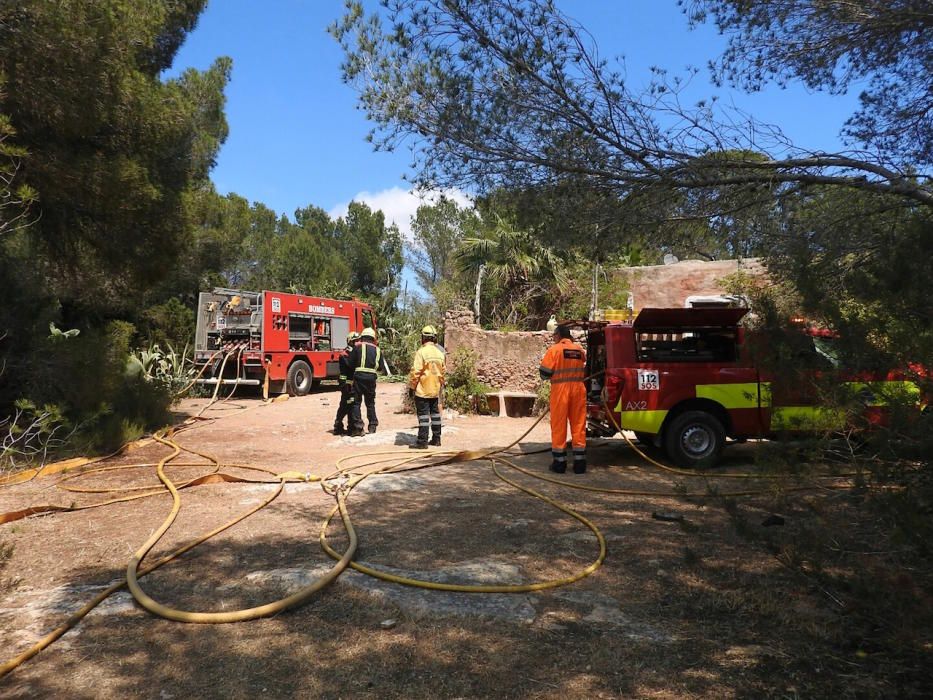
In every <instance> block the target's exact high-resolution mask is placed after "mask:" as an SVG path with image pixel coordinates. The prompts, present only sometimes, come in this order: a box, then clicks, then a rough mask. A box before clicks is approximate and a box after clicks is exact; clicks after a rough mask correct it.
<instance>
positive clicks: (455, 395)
mask: <svg viewBox="0 0 933 700" xmlns="http://www.w3.org/2000/svg"><path fill="white" fill-rule="evenodd" d="M476 360H477V357H476V353H475V352H474V351H473V350H471V349H470V348H466V347H461V348H457V350H456V351H455V352H454V353H453V354H452V355H451V356H450V357H448V358H447V375H446V382H445V388H444V402H445V405H446V406H447V407H448V408H452V409H454V410H455V411H457V412H458V413H487V412H488V411H489V404H488V402H487V400H486V393H487V392H488V391H489V390H490V387H488V386H486V385H485V384H483V383H482V382H480V381H479V379H477V376H476Z"/></svg>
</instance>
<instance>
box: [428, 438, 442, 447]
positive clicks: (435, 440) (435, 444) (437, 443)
mask: <svg viewBox="0 0 933 700" xmlns="http://www.w3.org/2000/svg"><path fill="white" fill-rule="evenodd" d="M428 444H429V445H430V446H431V447H440V446H441V436H440V435H435V436H434V437H432V438H431V442H429V443H428Z"/></svg>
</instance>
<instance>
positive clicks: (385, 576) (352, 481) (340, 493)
mask: <svg viewBox="0 0 933 700" xmlns="http://www.w3.org/2000/svg"><path fill="white" fill-rule="evenodd" d="M232 354H233V353H228V354H227V356H226V357H225V358H224V362H226V360H227V359H228V358H229V357H230V355H232ZM218 389H219V384H218V387H217V388H215V392H214V397H213V398H212V401H211V403H213V401H214V400H216V396H217V393H218ZM208 405H210V404H208ZM205 408H206V407H205ZM204 410H205V409H202V410H201V412H200V413H199V414H198V416H200V415H201V413H203V411H204ZM545 415H547V412H545V413H544V414H543V415H542V416H540V417H539V418H538V419H537V420H536V421H535V423H534V424H533V425H532V426H531V427H530V428H529V429H528V430H526V431H525V432H524V433H523V434H522V435H521V436H520V437H519V438H518V439H516V440H514V441H513V442H512V443H511V444H509V445H508V446H506V447H494V448H486V449H482V450H466V451H459V452H431V453H430V454H429V455H417V456H410V453H409V452H406V453H402V452H399V451H394V452H376V453H362V454H357V455H352V456H349V457H344V458H342V459H341V460H339V461H338V463H337V467H338V468H337V471H336V472H335V473H334V474H332V475H330V476H328V477H326V478H325V479H323V480H321V485H322V487H323V488H324V490H325V491H326V492H328V493H330V494H331V495H333V496H334V497H335V499H336V501H337V504H336V506H334V508H333V509H332V510H331V511H330V513H329V514H328V515H327V517H326V518H325V520H324V522H323V524H322V526H321V531H320V543H321V546H322V548H323V549H324V551H325V552H327V554H328V555H329V556H331V557H332V558H334V559H336V560H337V562H336V564H335V565H334V566H333V567H332V568H331V569H330V570H328V572H327V573H326V574H324V575H323V576H322V577H320V578H319V579H317V580H316V581H315V582H313V583H312V584H310V585H309V586H306V587H304V588H302V589H300V590H298V591H296V592H294V593H292V594H290V595H289V596H287V597H285V598H282V599H280V600H277V601H273V602H271V603H266V604H264V605H260V606H256V607H253V608H248V609H243V610H235V611H228V612H193V611H185V610H178V609H175V608H171V607H169V606H166V605H164V604H162V603H159V602H158V601H156V600H154V599H153V598H151V597H150V596H149V595H148V594H147V593H146V592H145V591H143V589H142V588H141V587H140V585H139V579H140V578H142V577H143V576H145V575H146V574H148V573H150V572H152V571H154V570H156V569H157V568H159V567H161V566H163V565H165V564H167V563H168V562H170V561H172V560H173V559H175V558H177V557H179V556H181V555H182V554H184V553H186V552H188V551H190V550H191V549H193V548H194V547H196V546H198V545H199V544H201V543H202V542H204V541H206V540H207V539H209V538H211V537H213V536H215V535H217V534H219V533H220V532H223V531H224V530H226V529H229V528H230V527H232V526H233V525H235V524H236V523H238V522H241V521H242V520H244V519H245V518H247V517H249V516H250V515H252V514H253V513H256V512H257V511H259V510H261V509H262V508H264V507H265V506H267V505H268V504H269V503H271V502H272V501H273V500H275V499H276V498H277V497H278V496H279V495H280V494H281V492H282V490H283V488H284V485H285V484H286V483H287V482H289V481H293V480H301V481H308V480H311V479H310V475H304V474H301V473H298V472H284V473H280V474H275V473H273V472H271V471H270V470H267V469H263V468H261V467H250V466H247V465H226V466H229V467H236V468H245V469H252V470H256V471H260V472H265V473H267V474H270V475H273V476H274V477H275V479H276V482H277V484H278V488H277V489H276V491H275V492H274V493H273V494H272V495H270V496H269V498H267V499H266V500H265V501H263V502H262V503H260V504H259V505H257V506H255V507H253V508H250V509H249V510H247V511H246V512H244V513H243V514H241V515H239V516H237V517H236V518H234V519H233V520H231V521H229V522H227V523H225V524H223V525H221V526H219V527H218V528H215V529H214V530H211V531H210V532H208V533H205V534H203V535H201V536H199V537H198V538H196V539H195V540H193V541H191V542H189V543H188V544H186V545H184V546H183V547H181V548H179V549H177V550H175V551H173V552H172V553H170V554H168V555H166V556H164V557H162V558H161V559H159V560H157V561H156V562H154V563H152V564H149V565H145V566H144V565H143V561H144V559H145V557H146V555H147V554H148V552H149V551H150V550H151V549H152V547H154V546H155V544H156V543H157V542H158V541H159V539H160V538H161V537H162V536H163V535H164V534H165V532H167V531H168V529H169V528H170V527H171V525H172V523H173V522H174V520H175V518H176V516H177V514H178V512H179V510H180V508H181V498H180V495H179V489H181V488H185V487H187V486H192V485H198V484H200V483H211V480H215V481H222V480H223V481H248V482H253V483H256V482H259V483H269V481H268V480H264V481H263V480H252V479H244V478H241V477H234V476H232V475H229V474H224V473H223V472H220V471H219V469H220V466H221V465H220V463H219V462H218V461H217V460H216V459H214V458H213V457H210V456H209V455H206V454H202V453H199V452H197V451H195V450H192V449H190V448H183V447H181V446H180V445H178V443H177V442H175V441H174V440H172V439H171V438H170V437H168V436H161V435H156V436H155V440H156V441H157V442H159V443H160V444H163V445H165V446H167V447H169V448H170V449H171V453H170V454H169V455H168V456H166V457H164V458H163V459H161V460H160V461H159V462H157V463H155V466H156V473H157V475H158V476H159V480H160V482H161V483H162V485H163V486H164V487H165V489H167V490H168V492H169V493H170V495H171V496H172V508H171V511H170V513H169V515H168V516H167V517H166V519H165V521H164V522H163V523H162V525H161V526H160V527H159V528H157V529H156V531H155V532H154V533H153V534H152V535H151V536H150V537H149V539H147V541H146V542H145V543H144V544H143V545H142V546H141V547H140V548H139V549H138V550H137V551H136V552H135V553H134V555H133V557H132V558H131V560H130V562H129V563H128V565H127V569H126V578H125V580H124V581H121V582H119V583H115V584H113V585H111V586H110V587H108V588H107V589H105V590H104V591H101V593H99V594H98V595H97V596H95V597H94V599H92V600H91V601H89V602H88V603H87V604H85V606H83V607H82V608H81V609H80V610H78V611H77V612H76V613H74V614H73V615H72V616H71V617H69V618H68V619H67V620H65V621H64V622H63V623H62V624H61V625H59V626H58V627H56V628H55V629H54V630H53V631H52V632H50V633H49V634H48V635H46V636H45V637H44V638H43V639H41V640H40V641H39V642H38V643H37V644H35V645H34V646H33V647H31V648H30V649H27V650H26V651H25V652H23V653H21V654H19V655H18V656H16V657H14V658H13V659H11V660H10V661H8V662H7V663H5V664H3V665H2V666H0V678H2V677H3V676H5V675H6V674H7V673H9V672H10V671H12V670H13V669H15V668H16V667H17V666H19V665H20V664H21V663H23V662H24V661H26V660H27V659H29V658H31V657H32V656H34V655H35V654H37V653H38V652H39V651H41V650H42V649H44V648H46V647H47V646H48V645H49V644H51V643H52V642H54V641H55V640H56V639H58V638H59V637H60V636H61V635H62V634H64V633H65V632H66V631H67V630H68V629H71V627H73V626H74V625H76V624H78V622H79V621H80V620H81V619H82V618H83V617H84V616H85V615H86V614H87V613H88V612H90V611H91V610H92V609H93V608H94V607H96V606H97V605H98V604H99V603H100V602H101V601H103V600H105V599H106V598H107V597H108V596H109V595H111V594H112V593H114V592H115V591H118V590H120V589H121V588H123V587H124V586H127V587H128V588H129V590H130V592H131V593H132V595H133V596H134V598H135V599H136V600H137V601H138V602H139V603H140V605H142V606H143V607H144V608H146V609H147V610H149V611H150V612H152V613H154V614H156V615H160V616H162V617H166V618H168V619H172V620H176V621H180V622H197V623H225V622H236V621H242V620H249V619H255V618H258V617H262V616H266V615H272V614H275V613H277V612H280V611H282V610H286V609H288V608H291V607H294V606H297V605H299V604H301V603H302V602H304V601H306V600H307V599H308V598H310V597H311V596H312V595H314V594H315V593H316V592H318V591H319V590H321V589H322V588H324V587H325V586H327V585H328V584H329V583H331V582H332V581H333V580H334V579H336V578H337V576H339V575H340V573H341V572H342V571H343V570H344V569H346V568H347V567H348V566H351V567H353V568H354V569H356V570H357V571H360V572H361V573H365V574H367V575H370V576H374V577H376V578H379V579H382V580H385V581H390V582H394V583H399V584H404V585H409V586H416V587H420V588H426V589H433V590H444V591H458V592H470V593H520V592H530V591H537V590H544V589H548V588H555V587H558V586H564V585H568V584H570V583H573V582H575V581H578V580H580V579H582V578H584V577H585V576H588V575H590V574H591V573H593V572H594V571H596V569H598V568H599V566H600V565H601V564H602V562H603V561H604V559H605V557H606V542H605V538H604V537H603V535H602V533H601V532H600V531H599V529H598V528H597V527H596V526H595V525H594V524H593V523H592V522H590V521H589V520H588V519H586V518H585V517H584V516H582V515H581V514H579V513H577V512H576V511H574V510H573V509H571V508H570V507H569V506H566V505H564V504H562V503H560V502H558V501H556V500H555V499H552V498H550V497H548V496H546V495H544V494H541V493H539V492H537V491H535V490H533V489H530V488H528V487H525V486H522V485H521V484H519V483H517V482H515V481H513V480H511V479H509V478H507V477H506V476H504V475H503V474H502V472H501V471H500V470H499V465H505V466H508V467H509V468H512V469H514V470H516V471H519V472H521V473H523V474H526V475H528V476H531V477H534V478H538V479H542V480H544V481H547V482H551V483H554V484H557V485H560V486H569V487H572V488H577V489H583V490H587V491H595V492H601V493H610V494H624V495H631V496H641V497H681V496H707V495H711V494H708V493H696V494H689V493H684V492H676V491H675V492H653V491H637V490H628V489H612V488H602V487H595V486H588V485H586V484H581V483H576V482H571V481H565V480H560V479H555V478H553V477H550V476H548V475H543V474H540V473H537V472H532V471H530V470H528V469H525V468H522V467H519V466H518V465H516V464H514V463H512V462H511V461H509V460H508V459H505V458H504V457H501V456H497V455H502V454H503V453H505V452H507V451H508V450H510V449H512V448H513V447H515V446H516V445H518V444H519V443H520V442H521V441H522V440H523V439H524V438H525V437H526V436H527V435H528V434H529V433H530V432H531V431H532V430H533V429H534V428H535V427H536V426H537V425H538V424H539V423H540V421H541V420H543V418H544V417H545ZM609 415H610V417H611V418H612V421H613V424H614V425H615V427H617V428H618V427H619V426H618V425H617V424H616V423H615V420H614V416H612V413H611V411H610V412H609ZM620 432H621V429H620ZM623 437H625V439H626V441H627V442H628V444H629V445H630V446H631V447H632V448H633V449H634V450H635V452H637V453H638V454H639V455H641V456H642V457H643V458H644V459H645V460H647V461H648V462H649V463H651V464H653V465H655V466H657V467H659V468H661V469H664V470H666V471H670V472H673V473H677V474H683V475H687V476H694V477H695V476H698V474H697V473H695V472H691V471H688V470H681V469H676V468H673V467H668V466H667V465H664V464H662V463H660V462H658V461H656V460H654V459H652V458H651V457H649V456H648V455H646V454H645V453H644V452H643V451H641V450H640V449H638V448H637V447H636V446H635V445H634V444H633V443H632V442H631V441H630V440H629V439H628V437H627V436H625V435H624V433H623ZM182 451H185V452H189V453H192V454H196V455H198V456H200V457H202V458H204V459H207V460H209V463H210V464H213V469H211V471H210V472H208V473H207V474H202V475H201V476H199V477H195V478H193V479H189V480H187V481H183V482H179V483H178V484H175V483H174V482H173V481H172V480H171V479H169V477H168V476H167V475H166V473H165V467H166V466H168V465H172V466H207V465H206V464H204V463H192V462H181V463H179V462H174V461H173V460H174V459H175V458H176V457H178V456H179V454H180V453H181V452H182ZM402 454H407V455H409V456H408V457H406V458H402V457H401V455H402ZM361 457H377V459H372V460H370V461H368V462H365V463H363V464H360V465H358V466H357V467H355V468H350V467H343V466H342V465H343V464H345V463H346V462H348V461H350V460H358V459H360V458H361ZM426 457H427V458H429V460H430V461H428V462H424V459H425V458H426ZM479 459H486V460H488V461H489V462H490V463H491V465H492V470H493V473H494V474H495V475H496V476H497V477H498V478H500V479H502V480H503V481H505V482H506V483H508V484H509V485H511V486H513V487H514V488H517V489H519V490H521V491H523V492H524V493H527V494H529V495H531V496H533V497H535V498H539V499H541V500H543V501H544V502H546V503H548V504H549V505H551V506H553V507H554V508H556V509H558V510H560V511H562V512H564V513H566V514H567V515H569V516H570V517H572V518H574V519H575V520H577V521H578V522H580V523H582V524H583V525H585V526H586V527H587V528H588V529H589V530H590V531H591V532H593V534H594V536H595V537H596V540H597V542H598V545H599V553H598V556H597V557H596V559H595V560H594V561H592V562H591V563H590V564H589V565H588V566H586V567H585V568H583V569H580V570H579V571H577V572H576V573H574V574H572V575H570V576H567V577H564V578H560V579H555V580H550V581H540V582H536V583H530V584H503V585H461V584H446V583H438V582H434V581H423V580H418V579H413V578H408V577H404V576H397V575H394V574H390V573H387V572H384V571H380V570H378V569H374V568H372V567H369V566H366V565H363V564H360V563H359V562H354V561H352V559H353V556H354V555H355V552H356V550H357V546H358V538H357V534H356V531H355V529H354V527H353V524H352V522H351V519H350V516H349V512H348V508H347V499H348V497H349V494H350V493H351V492H352V490H353V488H355V487H356V486H357V485H359V483H361V482H362V481H363V480H365V479H366V478H368V477H369V476H372V475H374V474H386V473H392V472H393V471H399V470H400V468H401V467H404V466H405V465H410V464H412V463H415V462H419V461H420V462H422V463H421V464H419V465H418V466H417V467H416V468H425V467H431V466H440V465H445V464H454V463H462V462H467V461H475V460H479ZM377 464H384V465H385V466H381V467H378V468H376V469H374V470H371V471H367V472H364V473H354V471H353V469H359V468H361V467H365V466H373V465H377ZM142 466H144V465H122V466H119V467H103V468H99V469H95V470H90V471H87V472H84V473H83V474H81V476H85V475H87V474H91V473H95V472H101V471H110V470H116V469H124V468H140V467H142ZM147 466H151V465H147ZM40 472H41V470H40ZM33 476H37V474H34V475H33ZM708 476H710V477H716V478H761V477H762V476H770V475H754V474H750V473H741V474H734V473H728V474H710V475H708ZM72 478H75V477H73V476H67V477H65V479H63V480H62V481H65V480H70V479H72ZM342 478H347V479H348V480H347V481H346V482H343V483H341V484H338V485H336V486H333V485H331V483H330V482H332V481H334V480H335V479H342ZM317 479H320V477H317ZM63 488H64V489H66V490H71V491H74V492H77V493H105V492H109V491H110V489H81V488H77V487H63ZM807 488H815V487H800V488H799V489H794V490H802V489H807ZM152 489H153V487H129V488H125V489H119V490H121V491H130V490H140V491H146V492H145V493H139V494H134V495H131V496H125V497H121V498H115V499H111V500H108V501H104V502H101V503H96V504H90V505H86V506H74V507H64V506H46V507H39V508H48V509H49V510H81V509H86V508H92V507H100V506H103V505H109V504H112V503H119V502H125V501H129V500H134V499H137V498H146V497H150V496H154V495H158V494H162V493H165V491H164V490H163V489H161V488H160V489H159V490H157V491H154V490H152ZM760 493H762V491H740V492H733V493H726V494H718V495H720V496H729V495H734V496H739V495H754V494H760ZM27 511H28V512H27ZM35 512H43V511H42V510H36V509H35V508H33V509H24V511H18V512H17V513H26V514H27V515H29V514H32V513H35ZM338 512H339V513H340V515H341V521H342V524H343V526H344V529H345V530H346V532H347V537H348V546H347V549H346V551H345V552H344V553H343V554H340V553H339V552H337V551H335V550H334V549H333V548H332V547H331V546H330V545H329V543H328V542H327V536H326V532H327V528H328V526H329V525H330V523H331V522H332V520H333V518H334V516H335V515H336V514H337V513H338ZM7 515H10V514H7ZM20 517H25V516H20ZM2 522H9V521H8V520H3V519H2V517H0V523H2Z"/></svg>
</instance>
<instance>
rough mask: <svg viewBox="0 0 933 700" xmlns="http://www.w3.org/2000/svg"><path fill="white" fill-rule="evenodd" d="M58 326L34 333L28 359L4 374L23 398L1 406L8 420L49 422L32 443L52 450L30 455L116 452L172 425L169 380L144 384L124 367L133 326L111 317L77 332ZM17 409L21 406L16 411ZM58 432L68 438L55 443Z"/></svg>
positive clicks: (38, 457) (143, 378)
mask: <svg viewBox="0 0 933 700" xmlns="http://www.w3.org/2000/svg"><path fill="white" fill-rule="evenodd" d="M56 330H58V329H55V328H52V329H50V331H51V333H49V332H48V331H47V332H46V334H45V335H43V336H40V337H33V339H32V342H33V351H32V353H31V355H30V357H29V360H28V361H26V360H25V359H24V360H22V361H19V362H18V363H17V364H16V368H15V372H12V371H11V372H8V376H7V377H5V379H8V380H9V381H10V390H11V391H16V394H17V395H18V396H19V397H20V398H19V400H17V402H16V404H15V405H10V404H8V405H7V406H6V407H5V408H6V410H5V411H4V412H5V413H6V414H7V415H10V416H11V418H12V420H13V422H16V421H17V420H18V421H19V422H20V424H24V425H30V424H32V423H34V422H35V420H36V419H39V418H40V417H41V416H42V415H46V418H45V419H43V420H40V425H43V426H46V427H45V428H40V429H39V430H38V432H36V433H35V435H34V437H32V438H31V439H30V440H29V444H30V445H32V446H33V447H35V446H36V445H40V444H47V445H48V447H49V449H48V450H46V449H45V448H44V447H43V449H42V450H40V451H38V452H33V458H34V459H36V460H43V459H45V456H46V454H47V452H50V451H52V450H58V451H59V452H60V451H61V450H63V449H65V448H67V449H68V450H69V451H71V452H83V451H85V450H97V449H102V450H109V449H113V448H116V447H119V446H120V445H122V444H123V443H124V442H126V441H128V440H132V439H135V438H137V437H139V435H141V434H142V433H143V432H144V431H145V430H148V429H150V428H154V427H158V426H162V425H165V424H167V423H169V422H170V418H171V416H170V414H169V410H168V409H169V406H170V404H171V390H170V385H167V384H166V383H164V382H156V381H149V380H148V379H147V377H146V376H145V375H144V374H143V373H141V372H139V371H138V369H135V368H133V367H131V366H130V365H129V357H130V352H129V347H130V339H131V338H132V337H133V336H134V334H135V328H134V327H133V325H132V324H130V323H127V322H125V321H111V322H110V323H108V324H107V325H106V326H105V327H104V328H103V329H101V328H85V329H83V330H82V331H81V332H80V333H77V334H74V333H71V330H72V329H69V330H68V331H65V332H56ZM14 382H15V384H14ZM14 409H16V410H19V411H20V414H19V415H18V416H17V413H16V412H15V410H14ZM11 418H8V419H7V424H8V425H9V424H10V421H11ZM24 421H26V423H23V422H24ZM56 426H60V427H57V428H56ZM43 430H45V432H44V433H43V432H42V431H43ZM52 430H55V432H54V433H53V432H51V431H52ZM27 432H28V431H27ZM33 432H35V431H33ZM63 434H67V435H69V436H70V438H71V439H70V440H69V441H68V444H67V445H64V444H60V441H59V438H60V437H61V436H62V435H63ZM25 439H26V437H25V436H24V437H23V438H21V440H25ZM43 441H44V442H43Z"/></svg>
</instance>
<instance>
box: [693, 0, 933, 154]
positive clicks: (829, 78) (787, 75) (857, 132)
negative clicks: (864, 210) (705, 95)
mask: <svg viewBox="0 0 933 700" xmlns="http://www.w3.org/2000/svg"><path fill="white" fill-rule="evenodd" d="M680 3H681V4H682V5H684V8H685V11H686V13H687V16H688V17H689V18H690V20H691V22H693V23H700V22H705V21H711V22H713V23H714V24H715V25H716V26H717V27H718V28H719V30H720V31H721V32H723V33H725V34H726V35H727V36H728V37H729V46H728V48H727V49H726V51H725V53H724V54H723V55H722V57H720V59H719V60H717V61H715V62H713V64H712V68H713V70H714V74H715V75H716V76H717V78H718V79H719V80H721V81H722V80H728V81H729V82H731V83H732V84H734V85H738V86H741V87H743V88H745V89H748V90H759V89H761V87H762V86H763V84H764V83H765V82H768V81H772V80H774V81H777V82H779V83H780V84H787V83H788V82H790V81H791V80H794V79H799V80H801V81H802V82H803V83H804V84H805V85H806V86H807V87H809V88H812V89H814V90H829V91H830V92H832V93H842V92H845V91H847V90H848V89H849V88H850V87H852V86H853V85H856V84H858V85H865V87H864V89H863V90H862V92H861V95H860V100H861V109H860V110H859V111H858V112H857V113H856V114H854V115H853V116H852V117H851V119H850V120H849V122H848V124H847V125H846V134H847V135H848V136H849V138H850V139H851V140H852V141H853V142H854V143H857V144H860V145H862V146H863V147H865V148H870V149H873V150H875V151H876V152H877V153H878V155H879V157H880V158H883V159H885V160H886V161H889V162H898V163H901V164H902V165H904V166H907V167H909V166H911V165H923V166H929V165H931V164H933V71H931V68H933V58H931V51H930V43H931V41H933V3H930V2H928V1H927V0H859V2H851V1H849V0H780V1H779V2H748V0H680Z"/></svg>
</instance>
